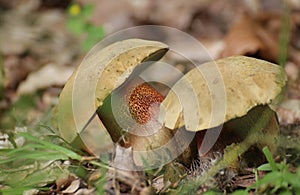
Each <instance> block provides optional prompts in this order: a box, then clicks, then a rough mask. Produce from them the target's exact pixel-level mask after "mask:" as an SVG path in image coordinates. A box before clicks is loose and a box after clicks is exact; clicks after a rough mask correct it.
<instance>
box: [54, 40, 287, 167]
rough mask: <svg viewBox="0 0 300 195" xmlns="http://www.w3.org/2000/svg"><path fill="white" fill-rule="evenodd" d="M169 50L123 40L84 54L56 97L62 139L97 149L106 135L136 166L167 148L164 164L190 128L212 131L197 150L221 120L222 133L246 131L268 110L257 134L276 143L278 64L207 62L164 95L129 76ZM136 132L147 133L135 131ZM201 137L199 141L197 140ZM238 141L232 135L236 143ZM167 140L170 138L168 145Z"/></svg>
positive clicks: (249, 60)
mask: <svg viewBox="0 0 300 195" xmlns="http://www.w3.org/2000/svg"><path fill="white" fill-rule="evenodd" d="M167 50H168V46H167V45H165V44H163V43H160V42H156V41H147V40H140V39H128V40H123V41H120V42H116V43H113V44H111V45H109V46H107V47H105V48H103V49H102V50H100V51H98V52H94V53H92V54H90V55H89V56H88V57H87V58H86V59H85V60H84V61H83V62H82V63H81V65H80V66H79V67H78V68H77V70H76V71H75V72H74V74H73V75H72V76H71V78H70V79H69V81H68V82H67V84H66V86H65V87H64V89H63V91H62V93H61V95H60V98H59V105H58V109H57V110H58V114H57V116H58V127H59V130H60V133H61V136H62V137H63V138H64V139H65V140H66V141H68V142H69V143H73V144H76V145H78V144H79V146H80V147H82V148H85V149H86V150H93V151H96V152H98V153H99V152H101V151H103V145H105V144H106V143H107V140H110V142H108V143H109V144H111V141H112V142H113V143H117V144H118V145H120V146H122V147H124V148H131V149H132V151H133V158H134V162H135V164H136V165H143V164H144V163H143V162H144V161H145V160H146V161H148V162H147V163H150V164H154V165H157V163H158V165H161V164H159V163H160V162H161V160H162V159H161V156H157V154H156V151H155V150H156V149H160V148H161V147H162V146H165V145H167V147H165V148H164V149H163V152H165V153H162V154H160V155H164V156H163V157H166V156H168V155H166V154H170V153H171V154H172V153H174V154H176V155H175V156H174V155H171V157H166V158H167V159H166V160H165V161H163V162H169V161H170V160H172V159H173V157H176V156H177V154H178V153H180V151H183V149H182V148H181V146H182V145H184V144H183V142H184V141H185V138H186V137H189V136H190V135H193V134H190V133H189V132H188V131H191V132H197V131H202V130H207V134H208V135H210V138H211V139H210V141H212V143H209V144H210V145H209V144H207V143H205V140H206V139H205V138H204V141H203V142H202V141H201V142H199V143H198V145H199V151H200V155H202V154H204V153H205V152H207V151H208V150H209V149H210V148H211V147H212V146H213V144H214V141H216V140H217V139H218V134H219V133H220V131H219V132H218V131H216V129H220V128H218V127H219V126H220V125H222V124H224V123H225V125H224V127H226V128H224V130H226V129H233V128H234V126H237V128H235V129H238V130H240V131H241V132H244V131H245V132H250V130H249V129H252V126H255V123H256V121H257V120H259V119H260V115H259V114H258V113H264V112H265V111H266V112H268V113H269V112H270V113H271V117H270V118H271V119H269V118H268V120H267V124H268V122H269V121H271V120H272V124H275V125H274V127H275V128H272V129H271V128H266V126H267V125H266V124H264V125H263V126H262V127H261V129H263V131H262V132H264V133H270V134H271V135H272V136H271V137H270V138H271V139H270V141H265V140H263V139H261V140H260V141H261V143H262V145H264V144H266V145H270V146H274V143H275V142H276V135H277V133H278V125H277V121H276V115H275V113H274V111H272V110H271V109H270V108H269V107H270V106H271V104H272V103H274V101H275V100H276V97H277V96H279V94H280V93H281V91H282V88H283V87H284V85H285V82H286V75H285V73H284V70H283V69H282V68H281V67H279V66H277V65H275V64H272V63H269V62H265V61H262V60H257V59H254V58H249V57H244V56H236V57H229V58H224V59H221V60H217V61H215V62H208V63H205V64H202V65H200V66H198V67H195V68H194V69H192V70H191V71H190V72H188V73H187V74H186V75H185V76H184V77H182V78H181V79H180V80H178V81H177V83H176V84H175V85H174V86H173V87H172V88H171V90H170V91H169V93H168V94H167V95H166V97H164V96H163V95H162V94H160V93H159V92H158V90H157V89H156V84H155V83H147V82H145V81H142V80H139V79H138V78H135V77H134V76H132V75H134V71H135V70H136V68H137V67H139V66H138V65H139V64H141V63H142V62H145V61H155V60H158V59H160V58H161V57H162V56H163V55H164V54H165V53H166V52H167ZM134 69H135V70H134ZM90 90H94V91H90ZM91 92H94V94H91ZM87 94H88V95H87ZM114 98H116V99H117V100H118V101H115V102H119V103H118V104H117V105H119V107H117V109H115V108H113V106H116V105H115V104H114V103H115V102H114ZM77 104H79V105H77ZM261 105H265V106H261ZM118 108H119V109H118ZM115 110H117V111H116V112H117V114H116V113H115ZM95 111H96V114H97V115H98V117H99V119H100V120H97V124H98V126H97V128H92V127H94V126H93V125H92V127H91V126H87V125H86V123H87V122H90V120H89V119H90V116H95ZM78 113H79V114H78ZM247 113H248V114H247ZM250 113H254V114H250ZM249 114H250V116H249ZM116 116H121V119H122V120H123V119H124V120H125V123H123V124H125V125H128V124H129V126H127V127H126V126H125V128H124V126H123V125H122V124H121V123H120V121H118V120H117V119H116ZM156 118H158V119H159V120H158V119H157V120H158V121H157V120H156ZM235 118H236V119H235ZM153 119H155V120H153ZM236 120H237V121H236ZM248 120H249V121H251V122H249V125H248V126H247V125H246V126H245V125H244V122H245V121H246V122H247V124H248ZM128 121H131V122H132V121H133V123H130V122H128ZM240 121H242V122H240ZM268 127H270V125H269V126H268ZM152 128H153V129H152ZM132 130H134V132H135V133H132ZM186 130H187V131H186ZM138 131H144V132H146V133H147V132H150V134H149V135H147V136H144V135H143V136H140V135H139V134H138ZM208 132H209V133H208ZM214 132H215V133H214ZM226 132H227V130H226ZM136 133H137V134H136ZM200 134H201V133H198V135H197V136H198V140H201V135H200ZM176 135H177V136H178V135H179V138H178V137H175V136H176ZM221 135H222V133H221ZM242 135H243V136H242V137H241V139H245V140H246V139H247V137H248V134H247V133H245V134H244V133H242ZM174 137H175V138H174ZM221 137H222V136H221ZM241 139H240V138H237V140H238V141H240V140H241ZM170 140H173V142H170V144H169V141H170ZM91 143H92V144H91ZM99 143H100V144H99ZM204 143H205V144H204ZM109 144H108V145H109ZM168 144H169V145H168ZM203 144H204V145H205V147H204V149H203V148H202V145H203ZM226 144H227V142H226V143H225V144H224V145H226ZM99 145H100V146H99ZM185 145H186V144H185ZM187 145H189V143H188V144H187ZM110 146H111V145H110ZM93 147H96V149H95V148H94V149H93ZM97 147H100V148H97ZM101 147H102V148H101ZM91 148H92V149H91ZM108 148H109V146H108V147H106V149H107V150H108ZM109 149H111V148H109ZM104 151H105V147H104ZM143 152H145V153H144V155H143ZM189 152H190V151H189ZM189 152H188V153H189ZM191 153H193V151H192V150H191ZM188 156H189V155H188ZM184 158H185V159H186V158H189V157H184ZM155 160H158V162H155Z"/></svg>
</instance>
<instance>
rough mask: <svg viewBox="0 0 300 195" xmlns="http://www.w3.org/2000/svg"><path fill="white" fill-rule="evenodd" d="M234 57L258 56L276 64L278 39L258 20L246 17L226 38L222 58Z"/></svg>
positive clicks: (243, 17) (232, 28) (237, 23)
mask: <svg viewBox="0 0 300 195" xmlns="http://www.w3.org/2000/svg"><path fill="white" fill-rule="evenodd" d="M232 55H246V56H257V57H260V58H262V59H266V60H269V61H273V62H274V61H276V60H277V56H278V39H277V37H275V36H274V35H273V33H272V32H270V31H268V30H267V29H266V28H265V27H264V26H263V24H262V23H260V21H259V20H258V19H256V18H254V17H250V16H249V15H244V16H242V17H241V18H240V19H239V20H238V21H237V22H236V23H235V24H234V25H233V26H232V27H231V29H230V30H229V32H228V33H227V35H226V37H225V48H224V51H223V53H222V55H221V56H222V57H225V56H232Z"/></svg>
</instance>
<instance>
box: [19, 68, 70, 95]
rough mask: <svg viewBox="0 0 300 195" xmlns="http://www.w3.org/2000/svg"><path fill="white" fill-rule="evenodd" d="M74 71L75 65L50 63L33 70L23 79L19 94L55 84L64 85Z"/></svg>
mask: <svg viewBox="0 0 300 195" xmlns="http://www.w3.org/2000/svg"><path fill="white" fill-rule="evenodd" d="M73 71H74V68H73V67H66V66H65V67H63V66H57V65H54V64H51V63H50V64H48V65H46V66H44V67H42V68H41V69H40V70H38V71H36V72H32V73H31V74H30V75H29V76H28V77H27V79H26V80H25V81H23V82H22V83H21V84H20V86H19V88H18V90H17V94H18V95H23V94H28V93H33V92H35V91H37V90H39V89H46V88H47V87H51V86H53V85H64V84H65V83H66V82H67V80H68V78H69V77H70V76H71V74H72V72H73Z"/></svg>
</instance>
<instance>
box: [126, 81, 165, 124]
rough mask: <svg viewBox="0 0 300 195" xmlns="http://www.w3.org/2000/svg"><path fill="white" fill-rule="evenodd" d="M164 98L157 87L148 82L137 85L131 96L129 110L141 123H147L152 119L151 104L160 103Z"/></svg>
mask: <svg viewBox="0 0 300 195" xmlns="http://www.w3.org/2000/svg"><path fill="white" fill-rule="evenodd" d="M163 100H164V96H163V95H161V94H160V93H159V92H158V91H157V90H156V89H154V88H153V87H152V86H151V85H149V84H148V83H142V84H140V85H138V86H137V87H135V88H134V89H133V90H132V92H131V94H130V96H129V111H130V113H131V115H132V117H133V118H134V119H135V120H136V122H137V123H139V124H146V123H147V122H149V121H150V120H151V116H152V114H151V112H150V109H151V105H153V104H160V103H161V102H162V101H163Z"/></svg>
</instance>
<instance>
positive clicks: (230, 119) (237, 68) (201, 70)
mask: <svg viewBox="0 0 300 195" xmlns="http://www.w3.org/2000/svg"><path fill="white" fill-rule="evenodd" d="M286 80H287V77H286V74H285V71H284V69H283V68H282V67H280V66H278V65H276V64H272V63H269V62H266V61H263V60H259V59H255V58H250V57H245V56H233V57H228V58H224V59H220V60H216V61H214V62H208V63H204V64H202V65H200V66H199V67H196V68H194V69H192V70H191V71H190V72H188V73H187V74H186V75H185V76H184V77H183V78H181V79H180V80H179V81H178V82H177V83H176V84H175V85H174V86H173V87H172V89H171V91H170V92H169V94H168V95H167V96H166V98H165V100H164V101H163V102H162V105H161V106H162V110H163V112H161V116H160V117H161V120H162V121H163V122H164V124H165V126H166V127H168V128H170V129H176V128H179V127H180V126H182V125H185V128H186V129H187V130H188V131H194V132H197V142H198V152H199V155H200V156H202V155H206V154H209V151H211V150H212V151H216V150H217V151H218V150H219V152H224V151H223V150H224V148H225V147H226V146H229V145H230V144H232V143H239V142H241V141H243V140H244V141H245V144H244V148H242V150H240V151H239V152H241V153H239V155H241V154H242V153H243V152H245V151H246V150H247V149H248V148H249V147H250V146H253V145H256V146H258V148H260V149H261V148H262V147H263V146H269V147H270V149H271V150H272V151H275V149H276V145H277V142H278V134H279V125H278V121H277V118H276V113H275V112H274V111H273V110H272V109H271V108H272V107H274V106H276V103H277V102H278V101H279V99H280V97H281V96H282V92H283V90H284V86H285V84H286ZM182 89H185V90H182ZM191 108H192V109H191ZM205 134H207V137H206V139H205ZM237 152H238V151H237ZM233 166H234V165H233Z"/></svg>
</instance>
